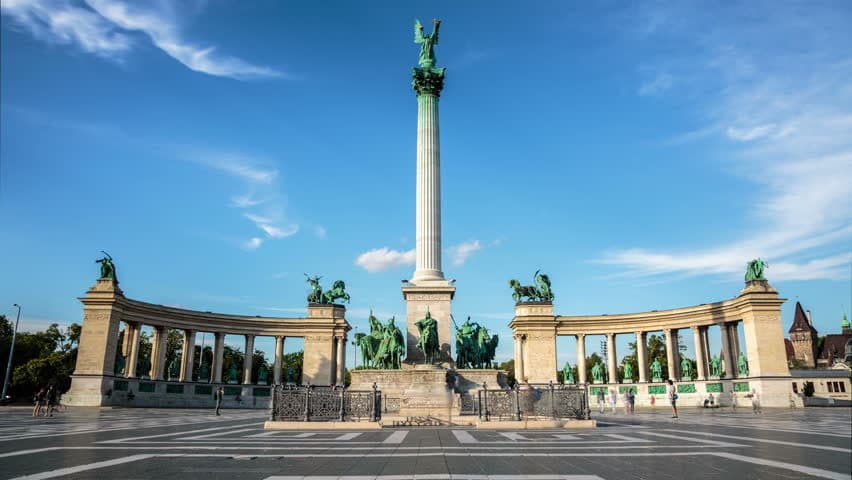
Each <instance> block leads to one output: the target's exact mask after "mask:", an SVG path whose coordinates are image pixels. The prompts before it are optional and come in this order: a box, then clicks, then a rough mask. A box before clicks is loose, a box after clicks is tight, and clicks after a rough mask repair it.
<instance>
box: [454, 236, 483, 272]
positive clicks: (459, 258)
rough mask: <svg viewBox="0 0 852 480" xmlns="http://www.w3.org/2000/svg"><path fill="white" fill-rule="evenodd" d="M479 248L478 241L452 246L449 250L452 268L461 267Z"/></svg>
mask: <svg viewBox="0 0 852 480" xmlns="http://www.w3.org/2000/svg"><path fill="white" fill-rule="evenodd" d="M481 248H482V246H481V245H480V244H479V240H473V241H471V242H465V243H460V244H458V245H453V246H452V247H450V248H449V251H450V257H451V258H452V264H453V266H456V267H457V266H459V265H463V264H464V262H465V261H467V259H468V258H469V257H470V256H471V255H473V254H474V253H475V252H476V251H478V250H480V249H481Z"/></svg>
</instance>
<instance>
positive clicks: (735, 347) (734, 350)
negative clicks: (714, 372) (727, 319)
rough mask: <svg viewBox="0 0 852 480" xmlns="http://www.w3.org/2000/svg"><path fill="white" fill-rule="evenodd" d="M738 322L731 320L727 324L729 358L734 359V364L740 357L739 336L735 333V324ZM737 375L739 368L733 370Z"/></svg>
mask: <svg viewBox="0 0 852 480" xmlns="http://www.w3.org/2000/svg"><path fill="white" fill-rule="evenodd" d="M738 323H739V322H732V323H729V324H728V335H729V336H730V338H731V340H730V341H731V358H733V360H734V364H735V365H736V362H737V361H739V358H740V336H739V335H738V334H737V324H738ZM735 372H736V373H737V375H739V373H740V372H739V370H735Z"/></svg>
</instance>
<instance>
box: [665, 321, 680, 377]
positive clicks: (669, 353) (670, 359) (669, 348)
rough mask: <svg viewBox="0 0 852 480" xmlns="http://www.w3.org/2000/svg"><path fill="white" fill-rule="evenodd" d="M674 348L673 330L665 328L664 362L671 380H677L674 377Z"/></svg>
mask: <svg viewBox="0 0 852 480" xmlns="http://www.w3.org/2000/svg"><path fill="white" fill-rule="evenodd" d="M674 349H675V345H674V331H673V330H672V329H668V330H666V363H668V365H669V378H670V379H672V380H677V378H676V377H675V354H674V353H675V352H674ZM663 380H665V379H663Z"/></svg>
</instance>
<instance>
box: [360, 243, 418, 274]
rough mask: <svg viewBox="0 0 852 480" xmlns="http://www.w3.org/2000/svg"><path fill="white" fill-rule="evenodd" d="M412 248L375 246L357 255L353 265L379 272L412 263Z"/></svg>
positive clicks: (413, 258)
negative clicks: (400, 248) (402, 250)
mask: <svg viewBox="0 0 852 480" xmlns="http://www.w3.org/2000/svg"><path fill="white" fill-rule="evenodd" d="M414 260H415V257H414V249H413V248H412V249H411V250H408V251H405V252H401V251H399V250H391V249H389V248H387V247H384V248H376V249H374V250H370V251H369V252H364V253H362V254H361V255H358V258H356V259H355V265H358V266H359V267H361V268H363V269H364V270H367V271H368V272H380V271H382V270H387V269H390V268H394V267H399V266H402V265H414Z"/></svg>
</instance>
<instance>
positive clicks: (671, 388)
mask: <svg viewBox="0 0 852 480" xmlns="http://www.w3.org/2000/svg"><path fill="white" fill-rule="evenodd" d="M666 382H667V383H668V384H669V385H668V388H667V390H668V396H669V403H671V404H672V418H677V388H675V385H674V382H673V381H672V379H668V380H666Z"/></svg>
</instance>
